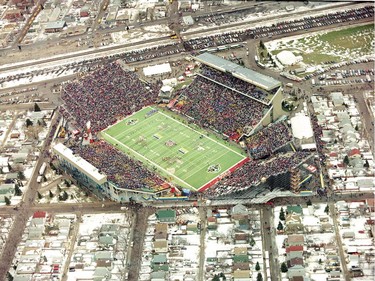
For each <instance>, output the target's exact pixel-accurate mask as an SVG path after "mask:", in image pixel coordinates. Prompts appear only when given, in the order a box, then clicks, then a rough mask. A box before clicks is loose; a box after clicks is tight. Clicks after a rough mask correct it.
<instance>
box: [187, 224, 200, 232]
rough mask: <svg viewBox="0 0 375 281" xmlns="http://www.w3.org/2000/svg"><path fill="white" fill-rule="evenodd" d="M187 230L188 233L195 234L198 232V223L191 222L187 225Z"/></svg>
mask: <svg viewBox="0 0 375 281" xmlns="http://www.w3.org/2000/svg"><path fill="white" fill-rule="evenodd" d="M186 231H187V233H188V234H193V233H197V232H198V224H197V223H196V222H189V223H187V225H186Z"/></svg>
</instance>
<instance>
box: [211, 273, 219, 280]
mask: <svg viewBox="0 0 375 281" xmlns="http://www.w3.org/2000/svg"><path fill="white" fill-rule="evenodd" d="M212 281H220V277H219V275H217V274H215V275H214V278H212Z"/></svg>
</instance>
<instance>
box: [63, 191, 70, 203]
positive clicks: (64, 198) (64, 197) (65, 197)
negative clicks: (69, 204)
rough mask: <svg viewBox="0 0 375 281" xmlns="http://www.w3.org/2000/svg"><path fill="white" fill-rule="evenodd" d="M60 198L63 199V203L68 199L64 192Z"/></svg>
mask: <svg viewBox="0 0 375 281" xmlns="http://www.w3.org/2000/svg"><path fill="white" fill-rule="evenodd" d="M62 198H63V201H66V200H68V198H69V195H68V193H67V192H66V191H65V190H64V192H63V195H62Z"/></svg>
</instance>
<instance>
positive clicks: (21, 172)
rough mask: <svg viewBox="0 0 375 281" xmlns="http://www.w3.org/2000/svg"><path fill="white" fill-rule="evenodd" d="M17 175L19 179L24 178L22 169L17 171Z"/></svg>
mask: <svg viewBox="0 0 375 281" xmlns="http://www.w3.org/2000/svg"><path fill="white" fill-rule="evenodd" d="M17 176H18V179H19V180H21V181H22V180H24V179H25V174H24V173H23V171H19V172H18V175H17Z"/></svg>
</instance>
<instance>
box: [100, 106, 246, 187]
mask: <svg viewBox="0 0 375 281" xmlns="http://www.w3.org/2000/svg"><path fill="white" fill-rule="evenodd" d="M101 134H102V137H103V138H104V139H105V140H106V141H108V142H109V143H111V144H112V145H114V146H115V147H116V148H117V149H120V150H121V151H123V152H124V153H126V154H128V155H130V156H132V157H134V158H136V159H138V160H140V161H142V162H143V163H144V164H145V165H146V166H147V167H148V168H149V169H152V170H154V171H156V172H157V173H159V174H160V175H162V176H164V177H166V178H167V179H168V181H169V182H173V183H175V184H177V185H180V186H182V187H185V188H189V189H192V190H198V189H200V188H202V187H203V186H206V185H207V184H208V183H210V182H211V181H212V180H214V179H215V178H218V177H219V176H220V175H222V174H223V173H225V172H227V171H228V170H229V169H230V168H232V169H233V167H235V166H236V165H238V163H239V162H242V161H244V160H245V158H246V155H245V154H244V153H243V152H242V151H241V149H239V148H238V147H236V146H234V145H230V144H228V143H226V142H224V141H223V140H221V139H218V138H216V137H214V136H209V135H208V134H207V132H205V131H203V130H201V129H199V128H196V129H193V128H191V127H189V126H188V125H186V124H184V121H183V120H179V119H177V118H176V117H174V116H173V115H171V114H170V113H169V112H167V111H162V110H160V109H156V108H154V107H147V108H144V109H142V110H140V111H138V112H136V113H134V114H133V115H131V116H128V117H127V118H125V119H124V120H122V121H120V122H118V123H116V124H115V125H113V126H111V127H109V128H108V129H106V130H104V131H102V133H101Z"/></svg>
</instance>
